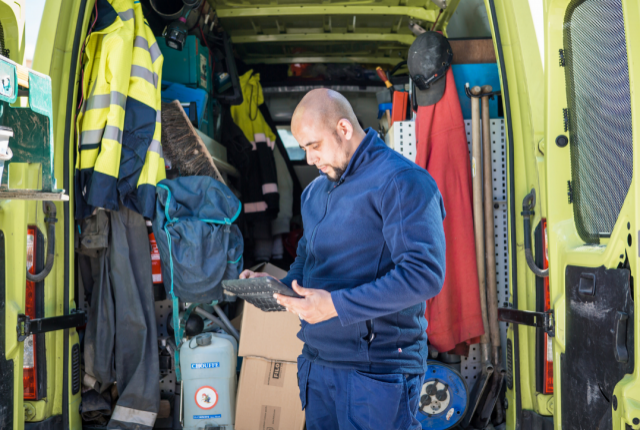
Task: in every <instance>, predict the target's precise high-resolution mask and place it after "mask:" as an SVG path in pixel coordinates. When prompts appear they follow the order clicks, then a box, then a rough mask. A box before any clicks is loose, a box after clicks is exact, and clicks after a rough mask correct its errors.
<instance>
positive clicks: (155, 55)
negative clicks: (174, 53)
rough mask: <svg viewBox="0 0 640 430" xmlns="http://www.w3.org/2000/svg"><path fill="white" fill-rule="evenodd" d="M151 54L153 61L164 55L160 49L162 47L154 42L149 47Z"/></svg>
mask: <svg viewBox="0 0 640 430" xmlns="http://www.w3.org/2000/svg"><path fill="white" fill-rule="evenodd" d="M149 55H151V62H152V63H155V62H156V60H157V59H158V58H160V57H162V52H161V51H160V47H159V46H158V44H157V43H154V44H153V45H151V46H150V47H149Z"/></svg>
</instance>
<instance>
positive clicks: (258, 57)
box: [209, 0, 460, 66]
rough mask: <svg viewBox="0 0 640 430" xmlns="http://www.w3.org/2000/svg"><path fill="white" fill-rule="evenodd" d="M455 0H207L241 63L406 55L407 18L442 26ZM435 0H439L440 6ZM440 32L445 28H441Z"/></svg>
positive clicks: (390, 60)
mask: <svg viewBox="0 0 640 430" xmlns="http://www.w3.org/2000/svg"><path fill="white" fill-rule="evenodd" d="M459 2H460V0H342V1H336V2H332V1H330V0H257V1H256V0H251V1H246V0H210V1H209V3H210V4H211V5H212V6H213V7H214V8H215V10H216V15H217V18H218V19H219V21H220V24H221V26H222V28H224V29H225V31H227V32H228V33H229V34H230V36H231V41H232V42H233V44H234V47H235V49H236V50H237V53H238V54H239V56H240V57H241V58H242V59H243V61H244V62H245V63H246V64H289V63H369V64H380V65H391V66H393V65H396V64H397V63H399V62H400V61H403V60H406V56H407V52H408V47H409V45H411V43H412V42H413V40H414V39H415V36H414V34H413V33H412V32H411V30H410V29H409V21H413V22H415V23H417V24H418V25H420V26H422V27H423V28H426V29H431V28H432V27H433V24H434V23H436V26H435V30H441V31H446V26H447V23H448V21H449V19H450V17H451V15H452V14H453V12H454V11H455V9H456V7H457V6H458V3H459ZM436 3H440V4H442V3H444V4H446V7H445V8H444V9H442V10H441V9H440V8H439V7H438V5H436ZM445 34H446V33H445Z"/></svg>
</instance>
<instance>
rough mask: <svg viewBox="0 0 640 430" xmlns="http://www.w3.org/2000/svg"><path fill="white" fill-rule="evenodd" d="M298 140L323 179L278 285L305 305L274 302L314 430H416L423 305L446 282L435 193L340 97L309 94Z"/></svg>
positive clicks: (423, 356) (295, 125)
mask: <svg viewBox="0 0 640 430" xmlns="http://www.w3.org/2000/svg"><path fill="white" fill-rule="evenodd" d="M291 131H292V132H293V135H294V137H295V138H296V140H297V141H298V143H299V144H300V146H301V147H302V148H303V149H304V150H305V152H306V156H307V163H309V164H313V165H315V166H316V167H317V168H318V169H319V170H320V172H321V175H320V177H318V178H317V179H316V180H314V181H313V182H312V183H311V184H309V186H308V187H307V188H306V189H305V190H304V192H303V193H302V220H303V224H304V235H303V237H302V239H301V240H300V242H299V244H298V250H297V257H296V260H295V262H294V263H293V264H292V266H291V269H290V271H289V274H288V275H287V277H286V278H284V279H283V280H282V281H283V282H284V283H285V284H287V285H289V286H291V287H292V288H293V289H294V290H295V291H296V292H297V293H298V294H299V295H301V296H303V298H301V299H294V298H290V297H286V296H282V295H276V298H277V299H278V301H279V303H281V304H282V305H284V306H285V307H286V308H287V310H288V311H290V312H293V313H295V314H296V315H298V316H299V317H300V321H301V329H300V332H299V333H298V337H299V338H300V339H301V340H302V341H303V342H304V348H303V351H302V355H301V356H300V357H299V358H298V383H299V388H300V400H301V401H302V408H303V409H305V410H306V421H307V429H308V430H335V429H340V430H345V429H346V430H356V429H357V430H363V429H375V430H391V429H394V430H405V429H406V430H408V429H411V430H413V429H420V428H421V426H420V423H419V422H418V421H417V419H416V412H417V410H418V405H419V400H420V391H421V389H422V380H423V377H424V373H425V372H426V370H427V355H428V349H427V335H426V328H427V321H426V320H425V317H424V312H425V301H426V300H428V299H430V298H432V297H434V296H435V295H436V294H438V293H439V292H440V289H441V288H442V283H443V281H444V273H445V238H444V231H443V227H442V222H443V220H444V216H445V211H444V206H443V203H442V197H441V196H440V192H439V191H438V187H437V185H436V183H435V181H434V180H433V178H431V176H430V175H429V173H428V172H427V171H426V170H424V169H422V168H420V167H418V166H417V165H416V164H414V163H412V162H411V161H409V160H407V159H406V158H404V157H403V156H401V155H399V154H398V153H397V152H395V151H393V150H391V149H389V148H388V147H387V146H386V145H385V144H384V142H383V141H382V140H381V139H380V138H379V137H378V134H377V133H376V132H375V131H374V130H372V129H367V130H363V129H362V128H361V127H360V125H358V121H357V120H356V116H355V114H354V112H353V109H352V108H351V106H350V105H349V102H348V101H347V100H346V99H345V98H344V97H343V96H342V95H341V94H339V93H337V92H335V91H331V90H326V89H319V90H313V91H310V92H309V93H307V94H306V95H305V97H304V98H303V99H302V101H301V102H300V104H299V105H298V107H297V108H296V110H295V112H294V115H293V118H292V120H291ZM253 276H260V275H259V274H256V273H253V272H250V271H245V272H243V273H242V274H241V278H247V277H253Z"/></svg>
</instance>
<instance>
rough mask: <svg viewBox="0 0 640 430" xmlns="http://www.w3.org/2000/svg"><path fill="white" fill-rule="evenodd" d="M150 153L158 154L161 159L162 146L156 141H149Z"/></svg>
mask: <svg viewBox="0 0 640 430" xmlns="http://www.w3.org/2000/svg"><path fill="white" fill-rule="evenodd" d="M148 151H150V152H155V153H156V154H158V155H159V156H160V158H162V157H163V154H162V144H161V143H160V142H158V141H157V140H155V139H153V140H152V141H151V145H149V150H148Z"/></svg>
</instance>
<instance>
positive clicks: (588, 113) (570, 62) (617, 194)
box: [558, 0, 633, 243]
mask: <svg viewBox="0 0 640 430" xmlns="http://www.w3.org/2000/svg"><path fill="white" fill-rule="evenodd" d="M564 52H565V58H566V69H565V70H566V71H565V74H566V83H567V100H568V113H569V115H568V117H569V121H568V124H567V125H568V129H569V138H570V141H569V149H570V151H571V175H572V182H573V183H572V187H573V212H574V217H575V221H576V227H577V229H578V233H579V234H580V237H581V238H582V239H583V240H584V241H585V242H587V243H599V239H600V237H608V236H609V235H610V234H611V232H612V230H613V227H614V225H615V223H616V220H617V218H618V215H619V214H620V209H621V208H622V204H623V203H624V199H625V197H626V195H627V192H628V191H629V186H630V185H631V177H632V174H633V163H632V158H633V143H632V138H633V134H632V123H631V96H630V87H629V67H628V62H627V44H626V38H625V30H624V18H623V14H622V3H621V0H609V1H601V0H580V1H575V0H574V1H572V2H571V4H570V5H569V7H568V8H567V12H566V15H565V24H564ZM559 109H560V107H559ZM561 114H562V113H561V112H558V115H561Z"/></svg>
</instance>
